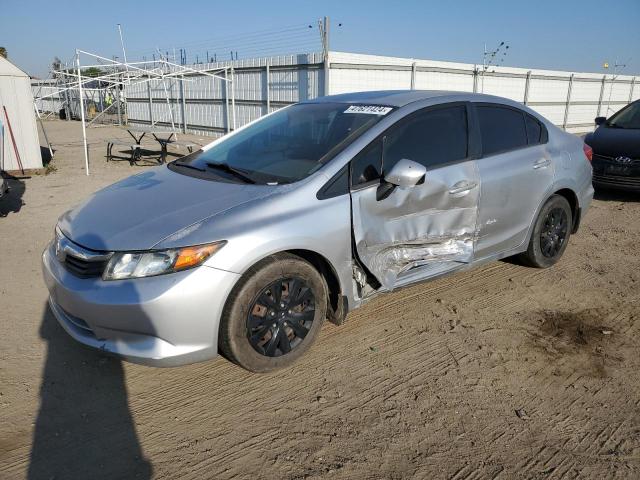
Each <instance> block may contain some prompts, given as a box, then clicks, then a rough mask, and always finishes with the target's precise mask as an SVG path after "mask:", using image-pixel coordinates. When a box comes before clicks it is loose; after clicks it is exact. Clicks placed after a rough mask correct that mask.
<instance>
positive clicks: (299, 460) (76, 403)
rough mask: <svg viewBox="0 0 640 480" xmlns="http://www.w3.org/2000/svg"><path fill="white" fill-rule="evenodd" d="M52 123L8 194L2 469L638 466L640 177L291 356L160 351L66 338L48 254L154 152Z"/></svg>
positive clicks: (539, 473) (550, 475)
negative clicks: (134, 160)
mask: <svg viewBox="0 0 640 480" xmlns="http://www.w3.org/2000/svg"><path fill="white" fill-rule="evenodd" d="M47 127H48V131H49V135H50V137H51V140H52V142H53V143H54V144H55V146H56V149H57V155H56V158H55V160H54V162H53V164H54V165H55V167H56V168H57V171H55V172H53V173H51V174H49V175H46V176H34V177H32V178H30V179H26V180H20V181H12V185H13V187H14V190H13V194H12V199H11V200H10V202H9V203H5V204H3V206H2V207H1V208H2V209H3V210H2V213H3V216H4V218H0V318H1V319H2V334H0V478H24V477H25V476H29V477H30V478H43V479H53V478H55V479H63V478H150V477H151V478H186V479H200V478H215V479H226V478H274V479H294V478H391V479H395V478H451V479H457V480H461V479H475V478H505V479H506V478H531V479H562V478H564V479H569V478H594V479H603V478H639V477H640V358H639V355H638V352H639V347H640V335H639V333H640V255H639V253H640V246H639V244H638V242H639V238H640V196H638V195H636V196H633V195H622V194H614V193H606V194H599V195H598V197H597V199H596V200H595V201H594V204H593V206H592V209H591V210H590V212H589V214H588V216H587V218H586V220H585V221H584V224H583V226H582V228H581V230H580V232H579V233H578V234H577V235H575V236H574V237H572V238H571V244H570V246H569V248H568V250H567V253H566V254H565V257H564V258H563V260H562V261H561V262H560V263H559V264H558V265H556V266H555V267H554V268H552V269H549V270H535V269H529V268H524V267H521V266H517V265H514V264H511V263H507V262H497V263H493V264H489V265H487V266H484V267H482V268H479V269H476V270H473V271H471V272H467V273H462V274H459V275H455V276H452V277H448V278H443V279H440V280H437V281H434V282H431V283H426V284H422V285H417V286H414V287H411V288H408V289H405V290H401V291H398V292H395V293H392V294H388V295H385V296H382V297H379V298H377V299H376V300H374V301H372V302H371V303H370V304H368V305H366V306H365V307H363V308H362V309H360V310H358V311H356V312H353V313H352V314H350V315H349V317H348V319H347V323H346V324H345V325H343V326H341V327H336V326H334V325H332V324H329V323H327V324H326V325H325V326H324V328H323V331H322V334H321V336H320V338H319V341H318V343H317V344H316V345H315V347H314V348H313V349H312V350H311V352H310V353H309V354H308V355H307V356H306V357H305V358H304V359H303V360H302V361H301V362H300V363H298V364H297V365H296V366H294V367H292V368H290V369H288V370H284V371H281V372H278V373H275V374H268V375H256V374H250V373H248V372H246V371H244V370H242V369H241V368H239V367H237V366H235V365H232V364H230V363H228V362H227V361H226V360H224V359H222V358H219V359H217V360H214V361H211V362H207V363H201V364H197V365H191V366H187V367H181V368H175V369H153V368H148V367H142V366H138V365H132V364H128V363H123V362H121V361H119V360H117V359H113V358H108V357H104V356H102V355H101V354H100V353H98V352H95V351H92V350H89V349H86V348H84V347H82V346H80V345H78V344H77V343H75V342H74V341H73V340H71V339H70V338H69V337H68V336H67V335H66V334H65V332H64V331H63V330H62V329H61V328H60V327H59V326H58V325H57V324H56V322H55V320H54V319H53V317H52V315H51V313H50V312H49V310H48V308H47V307H46V303H45V302H46V298H47V293H46V289H45V287H44V285H43V282H42V278H41V273H40V253H41V251H42V250H43V249H44V247H45V245H46V244H47V242H48V241H49V240H50V239H51V237H52V235H53V228H54V225H55V223H56V219H57V218H58V216H59V215H60V214H62V213H63V212H64V211H65V210H67V209H69V208H70V207H72V206H73V205H75V204H76V203H78V202H79V201H80V200H81V199H83V198H84V197H85V196H86V195H88V194H89V193H90V192H92V191H94V190H96V189H98V188H99V187H102V186H104V185H106V184H109V183H111V182H113V181H115V180H117V179H120V178H122V177H125V176H127V175H130V174H132V173H134V172H137V171H139V170H140V169H142V168H145V167H130V166H129V165H128V163H126V162H121V163H109V164H107V163H106V162H105V159H104V150H105V146H104V138H109V137H112V136H113V135H114V133H113V129H112V128H100V129H92V130H90V131H89V135H90V139H91V149H90V151H91V160H92V165H91V166H92V171H93V174H92V175H91V176H90V177H85V176H84V170H83V168H84V166H83V160H82V148H81V141H80V138H81V137H80V126H79V124H78V123H76V122H74V123H65V122H60V121H52V122H47ZM120 136H122V134H120ZM122 138H126V133H125V134H124V136H122Z"/></svg>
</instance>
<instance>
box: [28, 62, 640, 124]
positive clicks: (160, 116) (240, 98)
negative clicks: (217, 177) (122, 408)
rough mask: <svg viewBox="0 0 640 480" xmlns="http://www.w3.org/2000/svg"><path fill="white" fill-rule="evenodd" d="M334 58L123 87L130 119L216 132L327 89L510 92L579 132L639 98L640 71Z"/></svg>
mask: <svg viewBox="0 0 640 480" xmlns="http://www.w3.org/2000/svg"><path fill="white" fill-rule="evenodd" d="M329 65H330V68H329V70H328V78H325V77H326V76H327V74H326V72H327V70H326V69H325V63H324V59H323V55H322V54H318V53H310V54H300V55H286V56H276V57H269V58H256V59H249V60H236V61H227V62H218V63H210V64H198V65H193V66H192V68H194V69H197V70H204V71H210V72H218V73H219V74H220V75H222V76H223V77H226V78H228V79H231V80H233V82H231V83H228V82H225V81H222V80H217V79H213V78H211V77H207V76H204V75H198V74H190V75H185V77H184V78H185V81H184V82H179V81H176V80H156V79H152V80H149V82H146V83H137V84H135V85H131V86H130V87H128V88H127V89H126V91H125V96H126V101H127V105H126V111H127V116H128V122H129V123H139V124H151V123H153V124H154V125H156V126H158V127H166V128H175V129H179V130H182V131H184V132H191V133H197V134H201V135H214V136H218V135H221V134H224V133H226V132H228V131H230V130H233V129H234V128H237V127H240V126H242V125H244V124H246V123H248V122H250V121H252V120H254V119H256V118H258V117H260V116H262V115H264V114H266V113H268V112H271V111H273V110H275V109H278V108H280V107H282V106H285V105H289V104H291V103H295V102H298V101H301V100H305V99H310V98H315V97H318V96H321V95H324V94H325V92H328V93H329V94H337V93H346V92H354V91H366V90H386V89H409V88H414V89H424V90H431V89H433V90H458V91H466V92H482V93H489V94H494V95H499V96H502V97H507V98H511V99H513V100H516V101H519V102H522V103H524V104H526V105H528V106H529V107H531V108H532V109H534V110H536V111H538V112H539V113H540V114H542V115H544V116H545V117H546V118H548V119H549V120H551V121H552V122H553V123H555V124H556V125H558V126H560V127H562V128H565V129H566V130H568V131H570V132H574V133H579V132H585V131H588V130H591V129H592V128H593V125H594V123H593V120H594V118H595V117H596V116H609V115H611V114H612V113H614V112H616V111H617V110H619V109H620V108H622V107H623V106H624V105H626V104H627V103H629V102H631V101H633V100H637V99H639V98H640V85H638V83H640V77H633V76H627V75H618V76H613V75H611V74H597V73H578V72H565V71H551V70H538V69H526V68H512V67H495V68H493V67H492V68H490V69H489V70H487V71H486V72H483V71H482V70H483V69H482V66H479V65H474V64H464V63H452V62H438V61H431V60H418V59H410V58H398V57H382V56H376V55H363V54H354V53H343V52H330V53H329ZM325 84H326V85H327V86H328V88H325ZM32 88H33V91H34V96H35V97H37V95H36V91H37V90H38V89H42V90H44V89H51V88H54V87H50V86H44V87H42V86H41V85H38V84H37V83H36V81H34V84H33V86H32ZM47 93H50V92H47ZM62 97H63V96H62V94H60V95H59V96H57V97H50V98H53V100H47V99H45V100H40V102H41V103H40V104H38V100H36V104H37V105H38V107H39V108H41V109H43V110H49V109H52V110H51V111H57V110H59V108H61V105H60V106H58V105H53V103H54V102H56V101H59V102H62V101H63V98H62ZM99 100H100V99H98V100H96V103H97V102H98V101H99ZM48 101H49V104H47V103H46V102H48ZM54 107H55V109H54ZM72 110H73V109H72ZM76 110H77V109H76ZM74 111H75V110H74Z"/></svg>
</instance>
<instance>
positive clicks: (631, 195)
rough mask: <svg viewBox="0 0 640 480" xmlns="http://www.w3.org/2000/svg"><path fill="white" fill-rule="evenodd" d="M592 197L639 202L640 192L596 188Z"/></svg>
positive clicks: (606, 200) (605, 200)
mask: <svg viewBox="0 0 640 480" xmlns="http://www.w3.org/2000/svg"><path fill="white" fill-rule="evenodd" d="M593 198H595V199H596V200H601V201H603V202H640V192H630V191H626V190H615V189H611V188H609V189H603V188H597V189H596V191H595V193H594V195H593Z"/></svg>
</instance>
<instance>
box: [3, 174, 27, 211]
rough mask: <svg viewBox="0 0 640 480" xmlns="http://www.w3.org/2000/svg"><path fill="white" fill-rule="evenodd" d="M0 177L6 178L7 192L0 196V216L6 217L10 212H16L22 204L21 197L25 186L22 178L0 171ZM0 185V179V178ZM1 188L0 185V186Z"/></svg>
mask: <svg viewBox="0 0 640 480" xmlns="http://www.w3.org/2000/svg"><path fill="white" fill-rule="evenodd" d="M1 175H2V178H5V179H6V180H7V184H8V187H9V192H8V193H5V194H4V195H2V196H0V217H6V216H7V215H9V214H10V213H18V212H19V211H20V209H21V208H22V205H24V203H23V201H22V197H23V195H24V191H25V190H26V186H25V183H24V181H23V180H21V179H19V178H16V177H14V176H13V175H10V174H8V173H6V172H2V173H1ZM0 185H2V181H1V180H0ZM0 188H1V187H0Z"/></svg>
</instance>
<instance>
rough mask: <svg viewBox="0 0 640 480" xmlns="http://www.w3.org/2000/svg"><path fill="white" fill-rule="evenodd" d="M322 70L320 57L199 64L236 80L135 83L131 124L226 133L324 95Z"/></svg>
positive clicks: (187, 77) (130, 105)
mask: <svg viewBox="0 0 640 480" xmlns="http://www.w3.org/2000/svg"><path fill="white" fill-rule="evenodd" d="M321 67H322V55H319V54H302V55H287V56H279V57H270V58H257V59H250V60H237V61H228V62H218V63H211V64H200V65H193V66H192V68H194V69H198V70H206V71H210V72H218V74H219V75H221V76H223V77H225V78H228V79H230V80H232V82H231V83H228V82H225V81H223V80H219V79H215V78H211V77H205V76H204V75H197V74H193V75H185V76H184V80H185V81H183V82H179V81H177V80H155V79H153V80H150V81H149V82H145V83H138V84H136V85H132V86H131V87H130V88H128V89H127V91H126V97H127V111H128V121H129V122H130V123H143V124H150V123H154V124H155V125H158V126H162V127H167V128H171V126H172V123H173V126H174V127H175V128H178V129H180V130H182V131H185V132H192V133H197V134H205V135H206V134H210V135H211V134H213V135H220V134H224V133H226V132H228V131H230V130H233V129H234V128H237V127H240V126H242V125H244V124H246V123H248V122H250V121H252V120H255V119H256V118H258V117H260V116H262V115H265V114H266V113H269V112H271V111H273V110H275V109H278V108H280V107H282V106H285V105H289V104H291V103H295V102H298V101H301V100H305V99H309V98H315V97H317V96H319V95H322V92H323V91H324V76H323V72H322V68H321ZM167 97H168V99H169V101H168V102H167Z"/></svg>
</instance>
